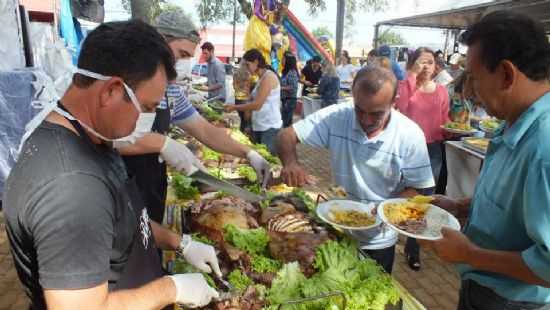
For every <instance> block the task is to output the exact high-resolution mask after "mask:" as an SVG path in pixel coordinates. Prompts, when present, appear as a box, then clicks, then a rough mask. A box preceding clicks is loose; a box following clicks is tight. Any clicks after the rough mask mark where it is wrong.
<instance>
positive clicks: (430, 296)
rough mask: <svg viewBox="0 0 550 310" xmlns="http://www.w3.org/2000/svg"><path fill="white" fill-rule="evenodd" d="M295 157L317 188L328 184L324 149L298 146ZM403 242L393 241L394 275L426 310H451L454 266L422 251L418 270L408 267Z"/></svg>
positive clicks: (455, 295) (455, 278) (455, 289)
mask: <svg viewBox="0 0 550 310" xmlns="http://www.w3.org/2000/svg"><path fill="white" fill-rule="evenodd" d="M298 158H299V159H300V162H301V163H302V164H303V165H304V166H305V168H306V170H307V171H308V172H309V173H310V174H312V175H314V176H315V177H316V178H317V179H318V181H317V184H316V187H317V188H327V187H329V186H330V185H332V182H331V180H332V176H331V172H330V158H329V153H328V151H325V150H320V149H314V148H311V147H308V146H304V145H298ZM404 241H405V239H404V238H400V240H399V243H398V244H397V248H396V256H395V263H394V267H393V276H394V278H395V279H396V280H397V281H398V282H399V283H400V284H401V285H403V286H404V287H405V288H406V289H407V290H408V291H409V293H411V294H412V295H413V296H414V297H415V298H416V299H418V301H420V303H422V304H423V305H424V306H425V307H426V309H429V310H432V309H434V310H455V309H456V307H457V305H458V289H459V286H460V280H459V277H458V274H457V272H456V271H455V269H454V267H453V266H452V265H449V264H446V263H444V262H442V261H441V260H439V258H437V257H435V256H434V255H433V254H432V253H429V252H424V251H422V252H421V261H422V268H421V270H420V271H413V270H411V269H410V268H409V266H408V265H407V261H406V259H405V255H404V245H405V242H404Z"/></svg>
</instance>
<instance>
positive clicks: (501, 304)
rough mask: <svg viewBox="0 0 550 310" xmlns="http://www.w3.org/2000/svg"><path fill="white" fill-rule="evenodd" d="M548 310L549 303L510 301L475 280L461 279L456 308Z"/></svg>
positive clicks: (472, 309) (469, 309)
mask: <svg viewBox="0 0 550 310" xmlns="http://www.w3.org/2000/svg"><path fill="white" fill-rule="evenodd" d="M532 309H540V310H543V309H544V310H549V309H550V305H541V304H535V303H530V302H521V301H512V300H508V299H506V298H504V297H501V296H499V295H498V294H497V293H495V292H494V291H493V290H492V289H490V288H488V287H485V286H482V285H480V284H478V283H477V282H475V281H472V280H465V281H462V286H461V287H460V298H459V301H458V310H532Z"/></svg>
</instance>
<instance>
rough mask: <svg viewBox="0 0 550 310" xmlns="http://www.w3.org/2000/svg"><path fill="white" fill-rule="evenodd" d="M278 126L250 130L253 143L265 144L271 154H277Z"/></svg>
mask: <svg viewBox="0 0 550 310" xmlns="http://www.w3.org/2000/svg"><path fill="white" fill-rule="evenodd" d="M279 130H280V129H279V128H269V129H268V130H266V131H254V132H252V138H253V140H254V143H261V144H265V146H267V149H268V150H269V152H270V153H271V154H273V155H275V156H276V155H277V134H278V133H279Z"/></svg>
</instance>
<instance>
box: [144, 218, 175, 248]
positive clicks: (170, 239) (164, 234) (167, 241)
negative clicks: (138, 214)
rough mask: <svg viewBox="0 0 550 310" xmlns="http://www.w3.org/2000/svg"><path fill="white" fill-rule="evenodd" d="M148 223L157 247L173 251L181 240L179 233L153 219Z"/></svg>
mask: <svg viewBox="0 0 550 310" xmlns="http://www.w3.org/2000/svg"><path fill="white" fill-rule="evenodd" d="M150 223H151V229H152V231H153V236H154V237H155V243H156V244H157V247H158V248H159V249H161V250H171V251H174V250H176V249H177V248H178V246H179V244H180V242H181V236H180V235H178V234H176V233H175V232H173V231H171V230H170V229H168V228H166V227H163V226H162V225H160V224H159V223H157V222H155V221H151V222H150Z"/></svg>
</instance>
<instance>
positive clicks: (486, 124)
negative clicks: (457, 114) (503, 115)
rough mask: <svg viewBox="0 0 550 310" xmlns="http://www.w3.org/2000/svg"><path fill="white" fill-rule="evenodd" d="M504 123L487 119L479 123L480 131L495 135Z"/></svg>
mask: <svg viewBox="0 0 550 310" xmlns="http://www.w3.org/2000/svg"><path fill="white" fill-rule="evenodd" d="M502 123H503V122H502V121H501V120H498V119H494V118H486V119H484V120H481V121H480V122H479V129H481V130H482V131H485V132H488V133H493V132H495V131H496V130H497V129H498V128H499V127H500V126H501V125H502Z"/></svg>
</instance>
